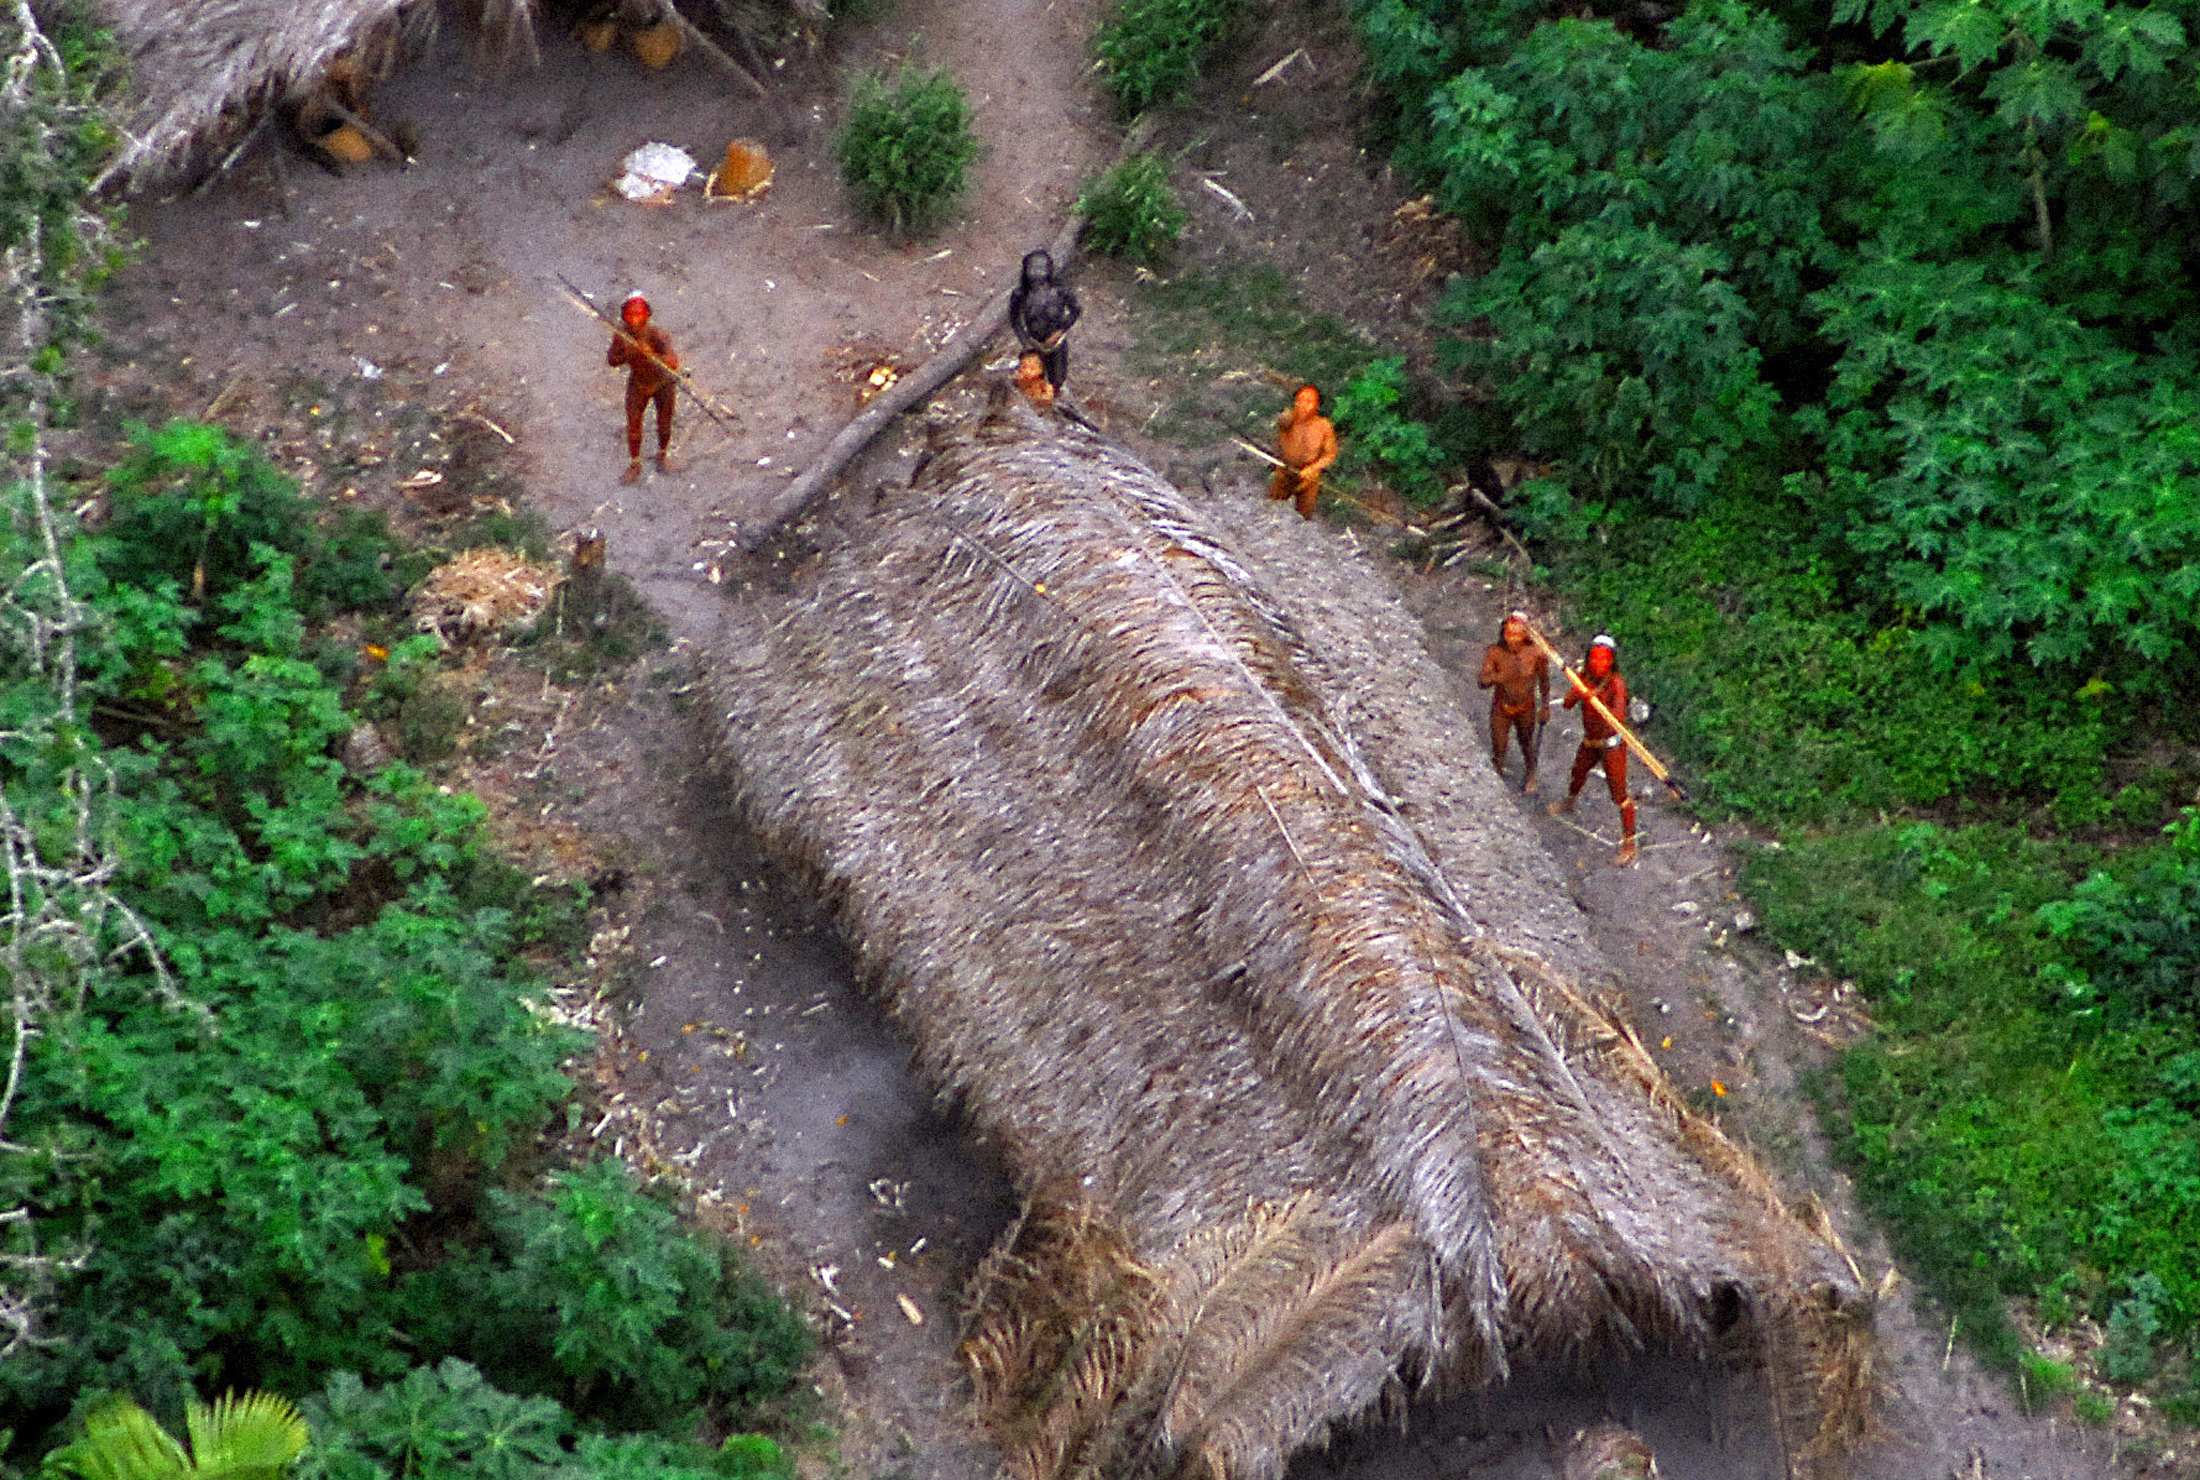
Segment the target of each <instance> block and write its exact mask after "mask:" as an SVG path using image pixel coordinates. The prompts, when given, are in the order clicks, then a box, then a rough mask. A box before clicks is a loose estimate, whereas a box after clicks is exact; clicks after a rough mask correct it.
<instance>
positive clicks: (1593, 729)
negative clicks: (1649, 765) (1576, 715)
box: [1551, 634, 1635, 864]
mask: <svg viewBox="0 0 2200 1480" xmlns="http://www.w3.org/2000/svg"><path fill="white" fill-rule="evenodd" d="M1582 667H1583V669H1584V670H1585V672H1584V673H1583V681H1584V682H1585V683H1587V684H1588V686H1589V692H1590V693H1591V694H1592V695H1594V696H1595V697H1596V700H1597V702H1598V703H1600V704H1602V705H1603V706H1604V707H1605V708H1606V709H1608V710H1610V711H1611V712H1612V713H1613V714H1625V713H1626V712H1627V680H1626V679H1624V678H1621V677H1620V676H1619V644H1618V643H1615V642H1614V641H1612V639H1611V638H1609V637H1605V636H1603V635H1601V634H1600V635H1599V636H1598V637H1597V639H1596V641H1594V642H1592V643H1590V644H1589V657H1588V660H1587V661H1586V662H1584V663H1583V664H1582ZM1564 703H1565V706H1566V707H1567V708H1568V709H1571V708H1573V707H1574V706H1575V705H1576V704H1581V690H1579V689H1577V688H1574V687H1573V686H1572V685H1570V684H1569V685H1568V686H1567V689H1566V698H1565V700H1564ZM1598 766H1602V767H1604V780H1605V784H1606V785H1607V786H1609V787H1610V788H1611V792H1612V801H1613V802H1614V803H1615V804H1616V805H1617V806H1618V807H1619V826H1620V839H1619V852H1618V854H1617V855H1615V856H1614V857H1613V859H1612V861H1613V862H1614V863H1618V864H1628V863H1633V862H1634V861H1635V799H1634V798H1633V797H1631V796H1629V795H1628V794H1627V745H1626V742H1625V741H1623V740H1621V739H1620V737H1619V732H1618V731H1617V730H1615V729H1613V728H1612V726H1611V725H1610V724H1609V723H1608V722H1607V721H1606V720H1605V718H1604V716H1603V715H1601V714H1599V713H1597V712H1596V710H1594V709H1592V708H1591V707H1589V706H1588V705H1586V704H1582V705H1581V749H1579V750H1577V751H1575V752H1574V773H1573V775H1572V776H1571V777H1570V778H1568V780H1567V784H1566V799H1565V800H1564V801H1562V802H1553V803H1551V815H1552V816H1553V817H1556V816H1558V815H1559V814H1560V813H1562V812H1571V811H1573V810H1574V798H1576V797H1578V796H1580V795H1581V788H1582V787H1583V786H1584V785H1585V784H1586V783H1587V782H1588V780H1589V773H1590V772H1591V771H1594V770H1595V769H1596V768H1597V767H1598Z"/></svg>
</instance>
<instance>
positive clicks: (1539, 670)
mask: <svg viewBox="0 0 2200 1480" xmlns="http://www.w3.org/2000/svg"><path fill="white" fill-rule="evenodd" d="M1535 702H1536V707H1537V708H1538V709H1549V708H1550V707H1551V660H1550V659H1549V658H1546V657H1544V656H1543V655H1542V654H1541V653H1537V654H1536V655H1535Z"/></svg>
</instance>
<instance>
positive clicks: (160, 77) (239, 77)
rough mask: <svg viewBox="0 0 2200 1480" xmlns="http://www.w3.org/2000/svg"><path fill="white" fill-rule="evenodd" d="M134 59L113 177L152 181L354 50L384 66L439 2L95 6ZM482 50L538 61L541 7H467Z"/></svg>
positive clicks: (472, 3) (192, 0)
mask: <svg viewBox="0 0 2200 1480" xmlns="http://www.w3.org/2000/svg"><path fill="white" fill-rule="evenodd" d="M95 8H96V12H97V14H98V15H99V17H100V19H101V20H102V21H104V22H105V24H106V25H107V27H108V29H109V30H110V31H112V32H113V34H114V37H115V40H116V42H117V44H118V45H120V47H121V49H122V54H123V56H124V58H125V60H126V61H127V62H128V64H129V69H130V84H129V92H128V96H127V101H126V102H125V103H124V105H123V107H122V109H121V110H120V117H119V118H118V119H117V122H118V123H119V124H120V126H121V128H122V131H123V135H124V138H125V143H124V146H123V149H122V152H121V154H120V155H119V156H118V157H117V158H116V159H115V161H114V163H113V164H111V165H109V166H108V167H107V170H106V172H105V175H104V176H103V177H102V179H103V181H105V180H116V179H124V178H127V179H131V180H135V181H144V180H147V179H151V178H156V177H160V176H164V175H169V174H173V173H175V172H176V171H178V170H180V169H182V168H183V167H184V166H185V165H186V164H188V163H189V162H190V161H191V160H192V159H193V158H195V157H196V156H197V155H198V151H199V150H200V149H202V148H205V147H210V146H211V147H219V146H220V144H221V143H223V142H224V141H226V140H227V139H229V138H231V137H233V136H235V135H238V134H240V133H242V132H243V131H244V130H246V129H248V128H249V127H251V125H252V124H253V123H254V122H256V121H257V120H258V119H259V118H260V117H262V116H263V115H264V112H265V110H266V109H267V108H268V107H270V106H272V105H273V104H274V103H275V102H277V101H278V100H280V99H281V98H282V97H283V96H285V95H286V94H288V93H291V92H293V91H296V90H298V89H300V88H304V87H309V86H311V85H312V84H313V83H314V82H315V81H317V80H318V79H319V78H320V76H321V74H322V73H323V72H324V71H325V70H326V69H327V67H328V64H329V63H330V62H331V61H333V60H335V59H336V58H337V57H339V56H341V55H343V54H344V53H345V52H347V51H356V52H358V53H359V54H360V56H361V60H362V61H363V62H364V63H365V64H366V66H367V68H368V70H369V71H382V70H385V69H387V67H388V66H389V64H390V63H391V62H392V61H393V60H394V59H395V57H396V55H397V53H398V50H399V49H400V48H401V47H402V46H403V45H404V44H405V43H407V42H408V41H409V42H415V43H417V42H419V41H421V40H424V39H425V38H426V36H427V35H428V34H429V33H431V32H432V30H433V28H434V26H435V25H436V23H437V21H438V19H439V13H440V11H441V8H442V7H441V6H439V5H438V4H437V0H180V3H179V0H95ZM459 8H460V10H461V12H462V13H463V14H465V15H466V17H467V18H468V19H469V20H471V21H472V22H473V23H474V24H475V25H477V26H478V28H479V30H480V32H481V35H482V38H483V42H484V45H485V46H486V47H487V48H489V49H490V50H492V51H495V52H498V53H500V54H504V55H513V54H520V55H531V54H532V51H533V47H534V24H535V13H536V8H537V0H465V4H464V5H463V6H462V7H459Z"/></svg>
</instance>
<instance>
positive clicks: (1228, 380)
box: [1131, 266, 1449, 505]
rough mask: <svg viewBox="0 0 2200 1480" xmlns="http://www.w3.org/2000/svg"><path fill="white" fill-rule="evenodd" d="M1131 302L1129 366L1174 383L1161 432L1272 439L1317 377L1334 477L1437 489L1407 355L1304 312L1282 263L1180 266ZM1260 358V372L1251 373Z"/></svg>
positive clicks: (1342, 481)
mask: <svg viewBox="0 0 2200 1480" xmlns="http://www.w3.org/2000/svg"><path fill="white" fill-rule="evenodd" d="M1135 311H1136V313H1137V315H1138V320H1137V325H1136V327H1137V342H1136V344H1135V345H1134V346H1133V348H1132V352H1131V359H1132V364H1133V367H1134V368H1135V369H1136V370H1138V371H1139V372H1140V373H1144V374H1151V375H1153V376H1154V377H1155V378H1157V379H1160V380H1162V381H1163V382H1164V383H1165V384H1168V385H1171V386H1173V387H1175V388H1176V393H1175V395H1174V397H1173V399H1171V400H1170V401H1169V402H1168V403H1167V404H1166V405H1165V406H1164V407H1163V408H1162V410H1161V413H1160V414H1159V415H1158V416H1157V417H1156V418H1155V419H1154V422H1153V430H1154V432H1155V434H1156V435H1158V436H1162V437H1167V438H1170V439H1173V440H1178V441H1185V442H1190V443H1197V444H1205V443H1208V442H1212V441H1213V440H1214V437H1215V434H1216V432H1217V431H1218V430H1221V431H1228V432H1234V433H1236V434H1237V435H1239V436H1242V437H1244V438H1245V439H1246V440H1247V441H1249V442H1252V443H1253V444H1255V445H1256V446H1263V447H1265V446H1268V445H1269V444H1270V443H1272V442H1273V441H1274V439H1275V435H1276V417H1277V415H1278V413H1280V412H1282V411H1283V410H1284V409H1285V408H1287V407H1288V406H1289V405H1290V403H1291V392H1292V391H1293V390H1294V389H1295V388H1296V387H1297V385H1298V384H1299V383H1300V382H1302V381H1304V382H1311V383H1312V384H1313V385H1315V386H1317V387H1319V388H1320V389H1321V391H1322V393H1323V396H1324V398H1325V399H1324V402H1323V409H1324V411H1325V412H1326V413H1327V414H1328V415H1329V416H1331V417H1332V418H1333V419H1334V420H1335V421H1336V423H1337V427H1338V431H1339V447H1340V450H1341V454H1342V455H1341V456H1340V457H1339V458H1338V459H1337V465H1336V471H1335V474H1334V476H1333V477H1332V479H1331V482H1332V483H1333V484H1336V485H1338V486H1350V487H1361V488H1364V487H1365V486H1367V485H1368V484H1370V483H1383V484H1387V485H1389V486H1390V487H1391V488H1393V489H1394V490H1396V491H1397V492H1398V493H1399V494H1400V495H1401V496H1402V497H1404V498H1406V499H1407V500H1409V501H1410V502H1413V503H1415V504H1420V505H1425V504H1428V503H1431V502H1433V501H1435V500H1437V499H1439V498H1440V497H1441V496H1442V493H1443V480H1442V478H1441V477H1440V476H1439V470H1440V469H1441V467H1442V466H1443V464H1444V463H1445V462H1446V461H1447V460H1448V457H1449V453H1448V449H1447V445H1446V443H1445V441H1444V439H1443V438H1442V437H1441V436H1440V435H1439V433H1438V431H1437V429H1436V428H1435V427H1434V426H1433V425H1431V424H1430V423H1429V422H1428V421H1427V420H1425V419H1424V416H1423V407H1422V398H1421V397H1420V396H1419V395H1418V394H1416V390H1415V387H1414V386H1413V385H1412V384H1411V383H1410V381H1409V379H1408V377H1407V375H1406V373H1405V361H1404V360H1403V359H1402V358H1400V357H1398V356H1395V355H1384V354H1382V353H1381V352H1380V350H1379V349H1378V348H1377V346H1376V345H1375V343H1374V342H1373V341H1372V340H1370V339H1368V338H1367V337H1366V336H1365V335H1363V334H1361V333H1360V332H1359V331H1357V330H1355V329H1353V328H1352V327H1351V326H1350V325H1347V324H1345V323H1343V322H1341V321H1340V320H1338V319H1335V318H1333V317H1331V316H1329V315H1327V314H1322V313H1316V312H1313V311H1311V310H1309V309H1308V308H1307V307H1306V304H1305V301H1304V299H1303V297H1302V295H1301V294H1300V293H1299V292H1298V291H1297V289H1296V288H1294V287H1293V285H1292V283H1291V281H1290V279H1288V278H1286V277H1285V276H1284V275H1283V274H1282V273H1281V272H1278V271H1277V270H1276V269H1275V268H1273V267H1267V266H1260V267H1231V268H1226V269H1224V270H1221V271H1218V272H1181V273H1177V274H1175V275H1174V276H1172V277H1171V278H1170V279H1169V280H1168V281H1166V282H1157V283H1153V284H1149V285H1147V286H1146V287H1145V289H1144V290H1143V291H1142V292H1141V294H1140V295H1139V297H1138V299H1137V300H1136V302H1135ZM1253 367H1258V368H1259V370H1260V371H1261V372H1262V373H1261V374H1260V375H1258V376H1257V377H1256V376H1254V375H1250V374H1247V373H1246V372H1247V371H1248V370H1249V369H1251V368H1253ZM1262 476H1263V478H1265V476H1266V475H1265V474H1263V475H1262Z"/></svg>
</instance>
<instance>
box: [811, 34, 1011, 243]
mask: <svg viewBox="0 0 2200 1480" xmlns="http://www.w3.org/2000/svg"><path fill="white" fill-rule="evenodd" d="M833 151H834V153H835V155H836V156H837V157H838V158H839V160H840V178H841V183H842V184H843V185H845V186H846V187H847V190H848V195H849V197H850V199H852V200H853V201H854V202H855V203H856V207H857V209H859V210H860V211H862V212H863V214H864V215H866V216H868V217H869V218H870V219H871V220H872V221H873V222H875V223H876V224H877V225H879V226H880V227H882V228H884V229H885V230H886V231H887V232H889V233H890V234H892V235H895V236H905V237H906V236H921V235H923V234H924V233H926V232H928V231H931V230H932V229H933V228H935V227H937V226H939V225H941V224H942V223H943V222H945V221H946V220H947V218H948V216H949V215H950V214H951V213H952V212H953V211H954V209H955V207H956V206H957V205H958V204H960V203H961V201H962V198H963V193H964V192H965V191H966V190H967V189H968V188H969V185H970V167H971V165H973V164H975V163H976V162H977V158H978V136H977V133H976V132H975V131H974V130H973V129H972V127H971V115H970V99H969V97H968V96H967V95H966V94H965V93H964V91H963V89H962V86H961V84H959V83H957V82H956V81H955V79H954V78H953V77H951V76H949V75H948V73H947V72H946V71H944V70H940V69H935V68H927V67H921V66H918V65H916V64H915V63H913V62H912V63H904V64H903V65H902V66H901V67H900V68H899V69H898V70H897V71H895V72H894V73H892V74H891V75H889V74H887V73H885V72H865V73H863V74H861V75H859V76H858V77H857V78H856V79H855V81H854V83H853V84H852V85H851V86H850V88H849V92H848V116H847V118H846V120H845V121H844V122H843V123H842V124H841V126H840V133H839V134H838V135H837V136H836V138H835V139H834V142H833Z"/></svg>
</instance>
